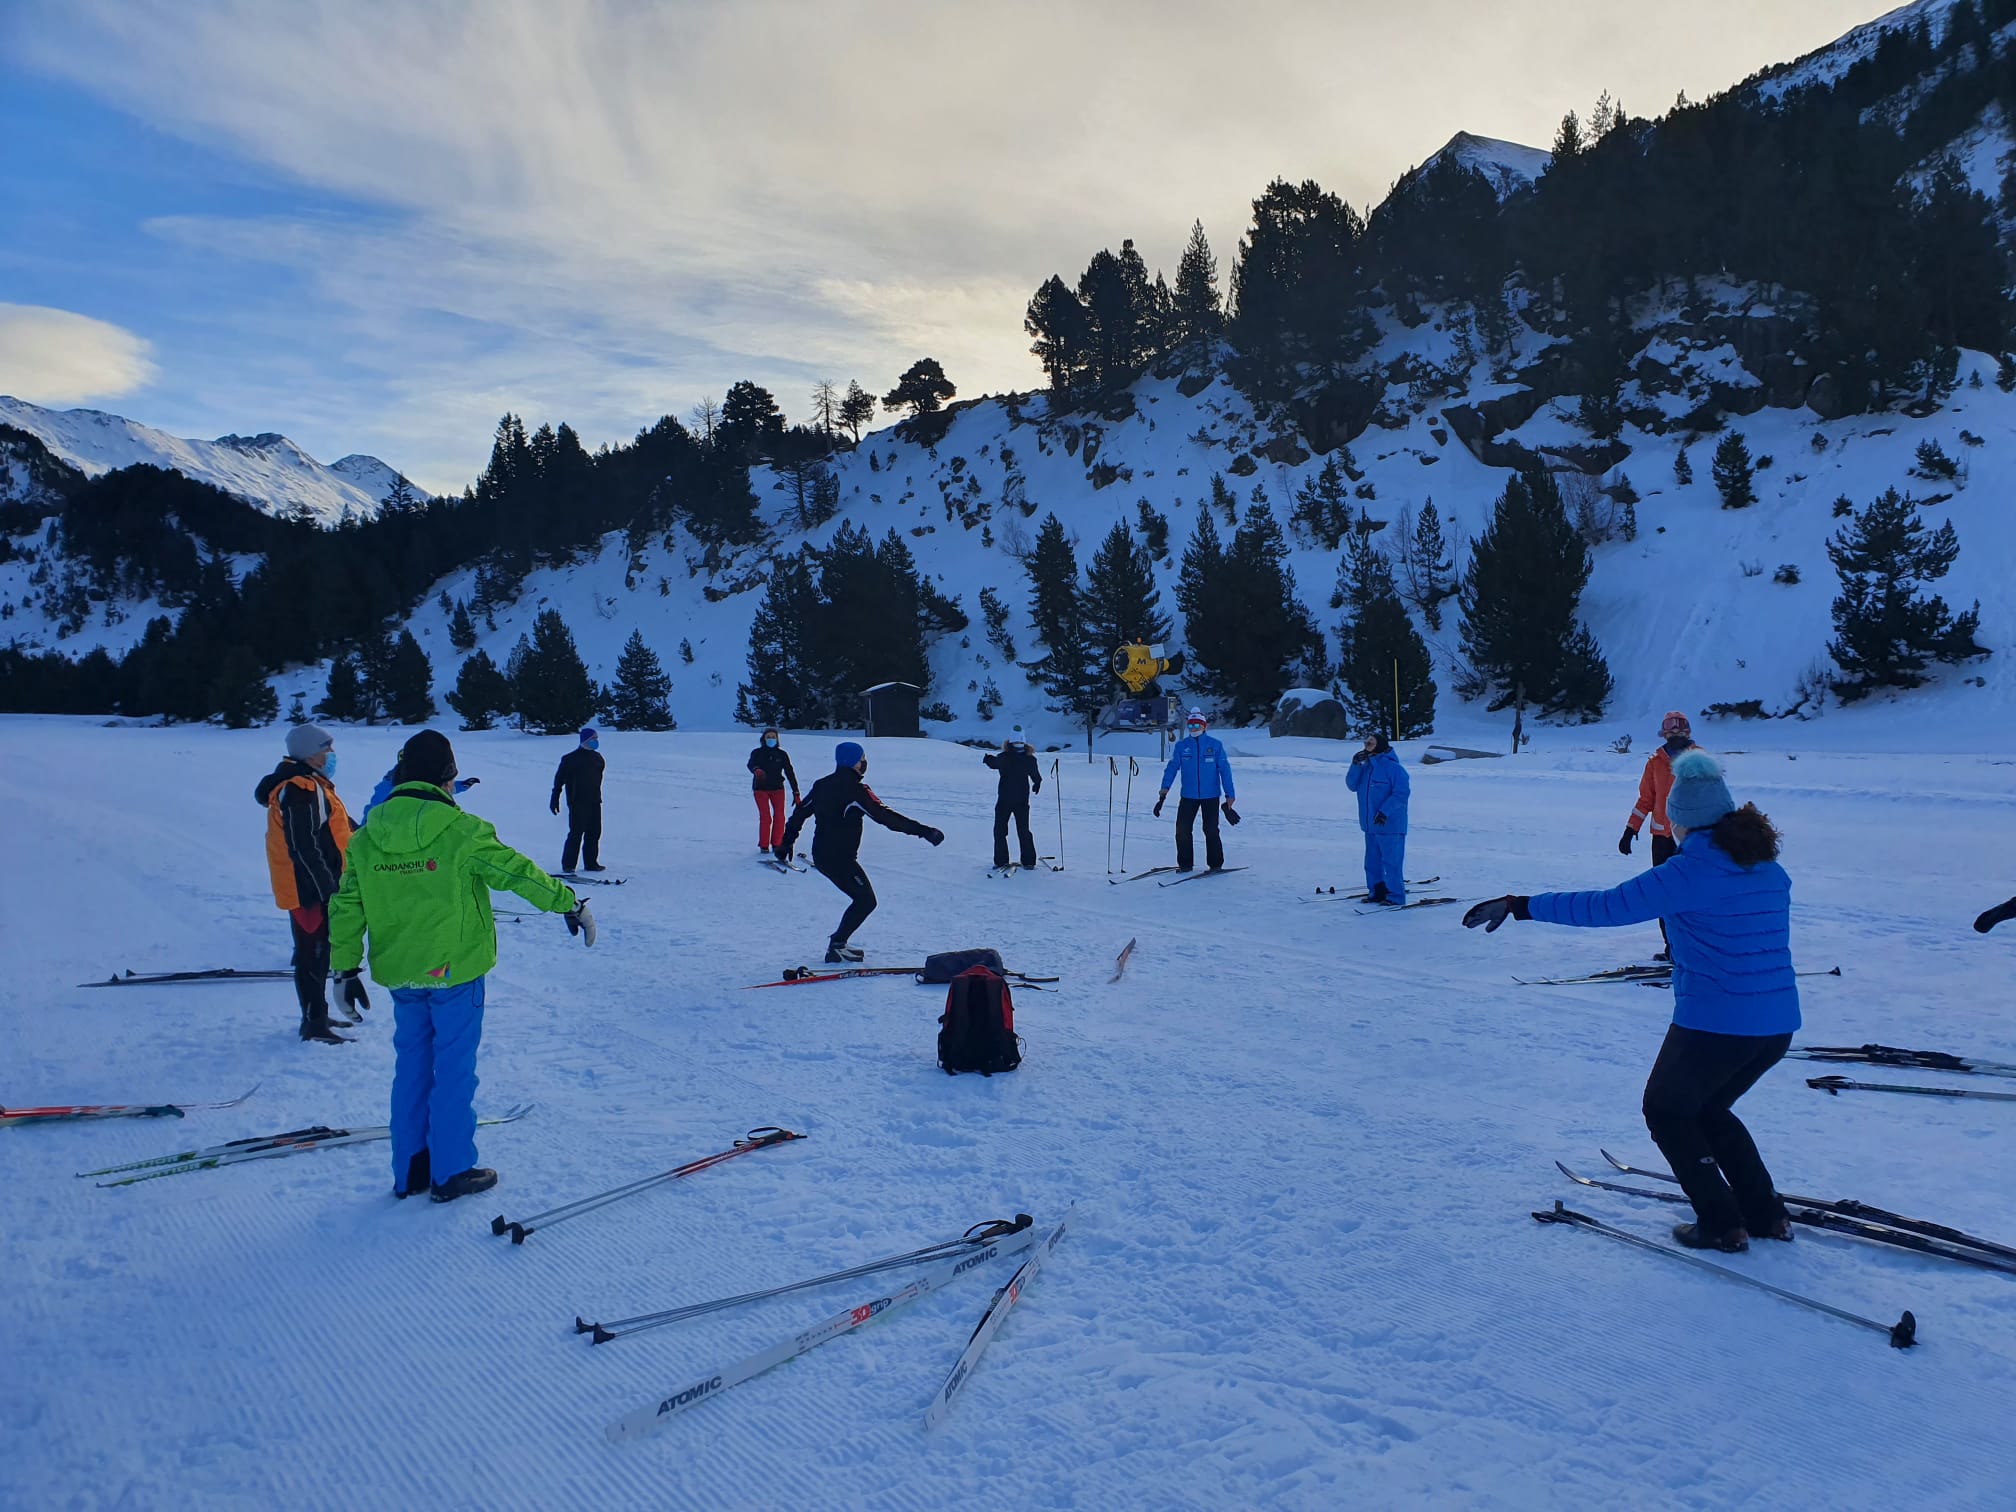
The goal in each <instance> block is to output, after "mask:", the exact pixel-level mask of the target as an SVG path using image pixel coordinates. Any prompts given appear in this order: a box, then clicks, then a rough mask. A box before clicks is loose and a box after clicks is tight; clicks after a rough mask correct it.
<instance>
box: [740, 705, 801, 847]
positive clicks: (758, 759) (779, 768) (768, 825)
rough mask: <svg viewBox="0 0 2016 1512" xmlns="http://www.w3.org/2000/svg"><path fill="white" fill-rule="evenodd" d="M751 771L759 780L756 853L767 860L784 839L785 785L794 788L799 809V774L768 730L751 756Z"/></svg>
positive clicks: (795, 802) (775, 735)
mask: <svg viewBox="0 0 2016 1512" xmlns="http://www.w3.org/2000/svg"><path fill="white" fill-rule="evenodd" d="M749 770H750V772H751V774H753V776H754V777H755V779H756V783H755V786H756V849H757V850H758V852H760V853H761V854H763V855H765V856H767V855H769V853H770V852H771V851H773V850H775V849H776V848H777V844H778V842H779V841H781V840H782V839H783V838H784V784H785V783H787V782H788V783H790V784H791V806H792V807H793V808H796V807H797V806H798V774H797V773H796V772H794V771H792V770H791V758H790V757H789V756H787V755H786V754H785V753H784V747H783V746H782V745H780V744H779V743H778V739H777V732H776V731H775V730H765V731H764V732H763V740H762V743H761V744H760V745H758V746H757V747H756V749H755V750H753V751H751V752H750V753H749Z"/></svg>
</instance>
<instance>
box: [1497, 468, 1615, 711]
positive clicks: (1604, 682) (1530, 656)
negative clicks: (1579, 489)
mask: <svg viewBox="0 0 2016 1512" xmlns="http://www.w3.org/2000/svg"><path fill="white" fill-rule="evenodd" d="M1589 568H1590V563H1589V548H1588V547H1587V546H1586V545H1584V544H1583V541H1582V538H1581V537H1580V536H1578V535H1577V534H1576V533H1575V531H1574V528H1573V527H1572V526H1571V525H1570V524H1569V523H1568V516H1567V512H1566V511H1565V510H1563V509H1562V507H1561V495H1560V493H1559V492H1558V491H1557V490H1556V489H1555V486H1554V480H1553V479H1552V478H1551V477H1549V476H1548V475H1547V474H1546V473H1544V472H1539V471H1535V472H1533V473H1530V474H1525V475H1522V476H1519V477H1515V478H1513V479H1512V481H1511V482H1509V483H1507V484H1506V485H1505V491H1504V493H1502V494H1500V495H1499V497H1498V503H1497V507H1496V508H1495V510H1494V511H1493V513H1492V516H1491V524H1490V526H1489V527H1488V528H1487V529H1486V530H1485V532H1484V534H1483V535H1481V536H1479V537H1478V539H1477V543H1476V545H1475V546H1474V547H1473V548H1472V549H1471V552H1470V565H1469V568H1468V570H1466V571H1465V572H1464V574H1463V587H1462V590H1461V593H1460V595H1459V599H1460V603H1461V607H1462V611H1463V654H1464V655H1465V656H1466V657H1467V658H1469V662H1470V666H1471V668H1472V670H1473V672H1474V673H1475V675H1476V676H1475V687H1474V689H1472V688H1465V689H1464V691H1465V693H1466V695H1468V696H1475V694H1476V693H1482V692H1488V693H1490V695H1491V702H1490V705H1489V707H1490V708H1491V709H1493V710H1494V711H1495V710H1498V709H1503V708H1507V707H1509V706H1510V705H1512V704H1513V703H1515V702H1517V703H1519V704H1520V705H1521V706H1522V707H1523V706H1524V705H1525V704H1528V703H1533V704H1537V705H1539V706H1540V708H1541V709H1542V710H1543V711H1544V712H1546V713H1549V714H1576V715H1580V716H1581V717H1583V718H1585V719H1593V718H1595V717H1596V716H1597V715H1598V714H1600V713H1602V711H1603V705H1604V704H1605V703H1606V702H1607V701H1608V699H1609V697H1610V691H1611V687H1612V682H1611V677H1610V669H1609V667H1607V666H1606V665H1605V664H1604V661H1603V656H1602V653H1601V652H1600V651H1599V650H1598V649H1597V646H1596V642H1595V639H1594V638H1593V637H1592V636H1591V635H1590V634H1589V631H1588V628H1587V627H1586V626H1585V625H1583V624H1581V623H1580V622H1579V620H1578V619H1577V618H1576V614H1577V610H1578V608H1579V605H1580V603H1581V598H1582V588H1583V585H1584V584H1586V583H1587V582H1588V581H1589Z"/></svg>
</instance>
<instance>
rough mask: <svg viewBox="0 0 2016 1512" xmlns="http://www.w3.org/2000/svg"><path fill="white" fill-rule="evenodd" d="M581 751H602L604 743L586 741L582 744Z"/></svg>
mask: <svg viewBox="0 0 2016 1512" xmlns="http://www.w3.org/2000/svg"><path fill="white" fill-rule="evenodd" d="M581 749H582V750H584V751H599V750H601V749H602V742H601V741H599V740H584V741H582V742H581Z"/></svg>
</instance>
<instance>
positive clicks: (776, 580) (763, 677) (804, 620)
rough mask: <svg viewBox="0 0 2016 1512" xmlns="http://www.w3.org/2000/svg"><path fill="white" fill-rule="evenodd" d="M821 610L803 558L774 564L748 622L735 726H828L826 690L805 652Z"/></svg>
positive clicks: (804, 557)
mask: <svg viewBox="0 0 2016 1512" xmlns="http://www.w3.org/2000/svg"><path fill="white" fill-rule="evenodd" d="M819 610H820V605H819V593H818V589H817V587H816V586H815V585H814V583H813V580H812V568H811V563H810V560H809V558H808V555H807V553H806V552H804V551H801V552H800V553H799V554H798V555H796V556H792V557H786V558H784V559H783V560H782V561H780V562H778V564H777V565H776V567H774V568H773V569H772V570H771V573H770V582H769V585H768V586H767V587H766V588H765V590H764V593H763V601H762V602H761V603H760V604H758V605H757V606H756V616H755V618H754V619H752V620H751V621H750V623H749V654H748V661H747V665H748V671H749V677H748V681H746V682H744V683H743V684H742V685H741V686H740V687H738V688H737V689H736V691H735V718H736V720H737V721H738V722H739V723H741V724H745V725H756V726H758V727H761V726H763V725H778V726H780V727H782V728H786V729H791V728H796V729H816V728H819V727H822V726H824V725H826V724H827V723H829V711H828V708H827V704H826V691H827V690H826V689H825V688H823V687H822V686H820V685H819V684H818V683H817V682H816V681H815V680H814V676H813V669H812V666H811V663H810V658H809V656H808V654H807V650H806V647H807V643H808V640H809V639H810V638H811V637H813V636H815V635H816V634H817V632H818V624H817V621H818V619H819Z"/></svg>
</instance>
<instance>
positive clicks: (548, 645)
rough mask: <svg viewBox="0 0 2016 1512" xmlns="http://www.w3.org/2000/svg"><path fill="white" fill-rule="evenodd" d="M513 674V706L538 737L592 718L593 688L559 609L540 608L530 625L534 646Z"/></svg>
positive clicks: (516, 658)
mask: <svg viewBox="0 0 2016 1512" xmlns="http://www.w3.org/2000/svg"><path fill="white" fill-rule="evenodd" d="M513 660H514V661H518V662H519V665H518V667H517V668H516V669H515V671H514V672H513V674H512V689H511V692H512V706H513V707H514V708H515V709H516V710H517V711H518V717H519V720H520V721H521V722H522V723H523V724H524V725H525V726H526V727H527V728H529V729H532V730H535V731H537V732H538V733H540V734H542V735H564V734H565V733H566V732H567V731H569V730H578V729H580V728H581V727H582V726H583V725H585V724H587V723H588V721H589V720H591V719H593V718H594V717H595V709H596V705H597V704H598V703H599V702H600V700H599V699H598V698H597V697H596V688H595V684H594V682H593V680H592V679H590V677H589V676H588V668H587V667H586V665H584V664H583V662H582V660H581V653H580V652H579V651H577V650H576V649H575V647H574V635H573V632H572V631H570V630H569V629H568V628H567V622H566V621H565V620H563V619H562V618H560V611H559V610H557V609H542V610H540V611H539V617H538V619H536V620H534V621H533V622H532V642H531V645H530V647H529V648H528V649H527V651H526V653H525V655H524V657H523V658H522V659H520V658H519V657H517V655H516V654H515V653H514V654H513Z"/></svg>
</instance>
